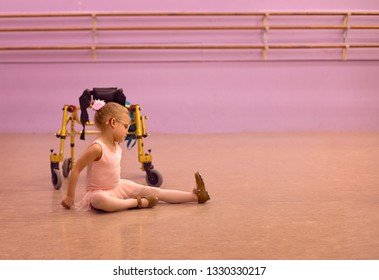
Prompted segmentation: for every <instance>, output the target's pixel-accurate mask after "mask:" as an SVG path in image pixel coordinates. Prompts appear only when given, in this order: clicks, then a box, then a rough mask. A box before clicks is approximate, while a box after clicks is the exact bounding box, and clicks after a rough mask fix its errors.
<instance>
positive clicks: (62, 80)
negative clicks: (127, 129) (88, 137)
mask: <svg viewBox="0 0 379 280" xmlns="http://www.w3.org/2000/svg"><path fill="white" fill-rule="evenodd" d="M305 2H306V3H305ZM125 3H127V5H126V4H125ZM220 3H222V4H220ZM284 3H285V4H284ZM334 9H335V10H349V9H355V10H379V1H314V3H311V2H310V1H286V2H284V1H274V0H271V1H242V0H240V1H237V0H236V1H219V0H217V1H216V0H214V1H209V0H208V1H141V0H140V1H25V0H24V1H19V0H13V1H0V11H1V13H6V12H9V13H13V12H59V11H246V10H249V11H258V10H259V11H262V10H317V11H320V10H334ZM378 38H379V37H378ZM0 44H1V43H0ZM378 77H379V61H378V60H371V61H370V60H357V61H345V62H343V61H337V60H331V61H322V60H320V61H306V60H304V61H266V62H263V61H251V62H241V61H240V62H233V61H226V62H225V61H224V62H223V61H213V62H180V61H174V62H167V61H166V62H154V61H141V62H133V61H121V62H91V61H88V62H83V61H82V62H66V63H65V62H63V61H58V62H30V61H29V62H23V61H17V62H14V61H13V62H9V61H8V62H4V60H3V61H2V62H1V61H0V95H1V99H2V101H1V102H0V118H1V119H2V122H0V132H55V131H56V130H57V129H58V128H59V126H60V118H61V107H62V106H63V104H67V103H69V104H71V103H72V104H78V97H79V96H80V94H81V92H82V91H83V90H84V89H85V88H92V87H101V86H117V87H122V88H124V90H125V91H126V94H127V97H128V99H129V100H130V101H132V102H134V103H139V104H141V105H142V107H143V108H144V113H145V114H147V115H148V116H149V117H150V119H149V122H148V128H149V130H150V131H151V132H165V133H187V132H190V133H204V132H239V131H310V130H311V131H315V130H378V129H379V95H378V92H377V91H378V90H377V89H378V88H379V79H378Z"/></svg>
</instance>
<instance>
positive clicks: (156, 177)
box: [146, 169, 163, 188]
mask: <svg viewBox="0 0 379 280" xmlns="http://www.w3.org/2000/svg"><path fill="white" fill-rule="evenodd" d="M146 183H147V184H148V185H149V186H151V187H156V188H159V187H160V186H161V185H162V183H163V177H162V175H161V173H159V172H158V171H157V170H155V169H150V170H149V171H148V172H146Z"/></svg>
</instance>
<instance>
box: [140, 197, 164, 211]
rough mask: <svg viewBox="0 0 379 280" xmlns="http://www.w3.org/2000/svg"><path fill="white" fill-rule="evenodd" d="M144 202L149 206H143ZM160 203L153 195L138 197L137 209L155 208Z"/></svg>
mask: <svg viewBox="0 0 379 280" xmlns="http://www.w3.org/2000/svg"><path fill="white" fill-rule="evenodd" d="M142 200H147V206H143V205H142V204H143V201H142ZM158 202H159V199H158V198H157V197H156V196H153V195H146V196H137V208H153V207H154V206H155V205H157V204H158Z"/></svg>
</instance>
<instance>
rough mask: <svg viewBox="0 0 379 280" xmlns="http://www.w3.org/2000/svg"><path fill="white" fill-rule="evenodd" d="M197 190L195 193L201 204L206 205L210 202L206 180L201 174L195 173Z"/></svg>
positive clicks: (194, 190)
mask: <svg viewBox="0 0 379 280" xmlns="http://www.w3.org/2000/svg"><path fill="white" fill-rule="evenodd" d="M195 179H196V188H195V189H193V193H194V194H196V196H197V200H198V202H199V203H205V202H207V201H208V200H210V199H211V198H210V196H209V194H208V192H207V191H206V190H205V184H204V180H203V178H202V177H201V175H200V173H199V172H196V173H195Z"/></svg>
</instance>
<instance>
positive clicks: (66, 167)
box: [62, 158, 72, 178]
mask: <svg viewBox="0 0 379 280" xmlns="http://www.w3.org/2000/svg"><path fill="white" fill-rule="evenodd" d="M71 164H72V160H71V158H65V159H64V161H63V165H62V173H63V177H65V178H67V177H68V174H70V171H71Z"/></svg>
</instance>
